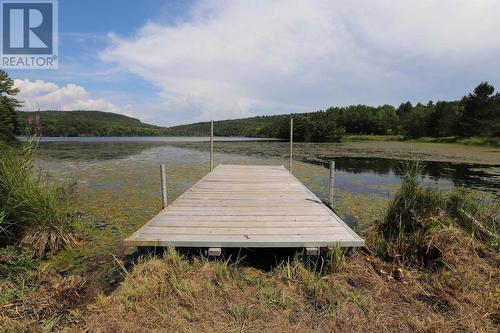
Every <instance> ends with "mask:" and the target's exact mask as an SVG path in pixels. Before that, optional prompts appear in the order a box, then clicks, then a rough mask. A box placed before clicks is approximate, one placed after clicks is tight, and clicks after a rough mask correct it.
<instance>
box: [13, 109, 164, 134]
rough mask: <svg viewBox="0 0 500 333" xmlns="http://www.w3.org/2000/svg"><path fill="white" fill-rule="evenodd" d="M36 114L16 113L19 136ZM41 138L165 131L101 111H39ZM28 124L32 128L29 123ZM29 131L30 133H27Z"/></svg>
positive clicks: (33, 122)
mask: <svg viewBox="0 0 500 333" xmlns="http://www.w3.org/2000/svg"><path fill="white" fill-rule="evenodd" d="M37 113H38V112H19V113H18V119H19V125H20V126H19V127H20V130H19V133H18V134H20V135H24V134H26V133H27V127H28V128H29V127H31V128H33V127H34V126H35V123H36V114H37ZM40 119H41V120H40V123H41V124H40V126H41V128H42V134H43V136H157V135H166V133H165V128H164V127H159V126H154V125H149V124H144V123H142V122H141V121H140V120H139V119H135V118H131V117H127V116H124V115H121V114H116V113H111V112H101V111H40ZM30 121H31V126H29V125H28V123H29V122H30ZM28 132H29V131H28Z"/></svg>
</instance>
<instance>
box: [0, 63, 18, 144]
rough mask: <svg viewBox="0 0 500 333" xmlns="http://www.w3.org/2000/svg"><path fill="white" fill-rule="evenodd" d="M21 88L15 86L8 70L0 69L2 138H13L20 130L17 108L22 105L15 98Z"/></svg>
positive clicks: (3, 139) (0, 131) (0, 136)
mask: <svg viewBox="0 0 500 333" xmlns="http://www.w3.org/2000/svg"><path fill="white" fill-rule="evenodd" d="M18 93H19V89H18V88H15V87H14V81H13V80H12V79H11V78H10V77H9V74H7V72H5V71H3V70H0V140H2V141H10V140H13V138H14V137H15V134H17V133H18V131H19V122H18V120H17V112H16V108H17V107H19V106H20V105H21V103H20V101H19V100H17V99H16V98H14V96H15V95H17V94H18Z"/></svg>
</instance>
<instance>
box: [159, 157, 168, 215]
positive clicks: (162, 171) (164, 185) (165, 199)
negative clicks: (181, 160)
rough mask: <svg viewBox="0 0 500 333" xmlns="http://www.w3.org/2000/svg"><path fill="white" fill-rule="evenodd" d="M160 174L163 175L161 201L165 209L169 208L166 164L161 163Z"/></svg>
mask: <svg viewBox="0 0 500 333" xmlns="http://www.w3.org/2000/svg"><path fill="white" fill-rule="evenodd" d="M160 176H161V202H162V207H163V209H165V208H167V205H168V197H167V174H166V172H165V164H160Z"/></svg>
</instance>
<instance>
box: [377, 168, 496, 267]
mask: <svg viewBox="0 0 500 333" xmlns="http://www.w3.org/2000/svg"><path fill="white" fill-rule="evenodd" d="M420 174H421V166H420V165H419V164H418V163H408V164H406V165H405V166H404V170H403V176H402V184H401V187H400V189H399V190H398V192H397V193H396V195H395V196H394V198H393V199H392V201H391V202H390V203H389V207H388V209H387V213H386V215H385V218H384V219H383V220H382V221H380V222H377V223H375V225H374V227H373V228H372V230H371V232H370V234H369V238H371V243H372V244H373V245H374V248H375V250H376V252H378V253H379V254H381V255H382V256H383V257H385V258H388V259H395V260H398V261H401V262H410V263H412V262H413V263H417V264H419V265H423V266H429V265H430V266H432V265H433V264H434V263H440V262H441V258H442V256H443V251H444V249H445V248H446V247H447V246H448V245H449V242H448V239H449V235H450V233H453V232H454V230H456V229H459V230H461V231H463V232H467V233H470V234H471V235H473V236H474V237H476V238H478V239H480V240H483V241H485V242H487V243H489V244H490V245H491V246H492V247H493V248H496V249H498V245H499V234H498V231H499V223H500V222H499V214H498V205H494V204H490V203H487V202H486V200H484V199H482V198H481V197H479V196H478V195H477V194H474V193H473V192H471V191H468V190H466V189H464V188H459V189H456V190H454V191H452V192H440V191H437V190H435V189H433V188H431V187H428V186H424V185H423V184H422V183H421V181H420V179H419V177H420Z"/></svg>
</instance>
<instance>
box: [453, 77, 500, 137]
mask: <svg viewBox="0 0 500 333" xmlns="http://www.w3.org/2000/svg"><path fill="white" fill-rule="evenodd" d="M494 92H495V88H494V87H493V86H492V85H490V84H489V83H488V82H483V83H481V84H480V85H478V86H477V87H476V89H474V92H472V93H471V94H469V95H468V96H466V97H464V98H463V99H462V102H461V103H462V104H463V116H462V118H461V120H460V131H461V133H460V134H462V135H463V136H474V135H484V136H500V93H496V94H494Z"/></svg>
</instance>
